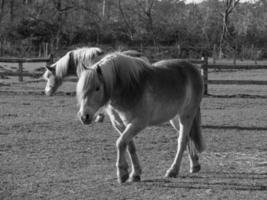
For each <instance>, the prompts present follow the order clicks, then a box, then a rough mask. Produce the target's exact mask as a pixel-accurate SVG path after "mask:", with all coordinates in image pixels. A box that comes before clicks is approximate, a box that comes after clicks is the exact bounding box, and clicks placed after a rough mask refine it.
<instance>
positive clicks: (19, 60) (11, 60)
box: [0, 55, 53, 81]
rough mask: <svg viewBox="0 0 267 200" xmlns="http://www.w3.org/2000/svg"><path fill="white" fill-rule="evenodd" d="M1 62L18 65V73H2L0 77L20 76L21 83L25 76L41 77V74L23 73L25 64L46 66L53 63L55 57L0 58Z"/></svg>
mask: <svg viewBox="0 0 267 200" xmlns="http://www.w3.org/2000/svg"><path fill="white" fill-rule="evenodd" d="M0 62H6V63H18V65H19V67H18V71H17V72H0V75H4V76H18V79H19V81H23V76H31V77H33V76H41V75H42V74H41V73H29V72H24V71H23V63H38V62H45V63H46V65H49V64H51V63H53V56H52V55H50V56H49V57H46V58H0Z"/></svg>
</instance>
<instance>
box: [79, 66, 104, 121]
mask: <svg viewBox="0 0 267 200" xmlns="http://www.w3.org/2000/svg"><path fill="white" fill-rule="evenodd" d="M76 94H77V100H78V105H79V106H80V110H79V112H78V114H77V116H78V118H79V119H80V121H81V122H82V123H83V124H90V123H91V122H92V121H93V120H94V119H95V117H96V112H97V111H98V110H99V108H101V107H102V106H103V105H104V104H105V103H106V100H105V86H104V79H103V75H102V72H101V68H100V67H99V66H96V68H93V69H88V70H86V71H83V72H82V74H81V76H80V78H79V81H78V83H77V87H76Z"/></svg>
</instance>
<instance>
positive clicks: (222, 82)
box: [202, 64, 267, 94]
mask: <svg viewBox="0 0 267 200" xmlns="http://www.w3.org/2000/svg"><path fill="white" fill-rule="evenodd" d="M202 69H203V71H204V72H205V73H204V84H205V94H208V85H210V84H216V85H267V81H266V80H209V78H208V74H209V73H208V70H209V69H215V70H221V71H223V70H233V69H234V70H257V69H264V70H267V65H254V64H251V65H236V64H204V65H202Z"/></svg>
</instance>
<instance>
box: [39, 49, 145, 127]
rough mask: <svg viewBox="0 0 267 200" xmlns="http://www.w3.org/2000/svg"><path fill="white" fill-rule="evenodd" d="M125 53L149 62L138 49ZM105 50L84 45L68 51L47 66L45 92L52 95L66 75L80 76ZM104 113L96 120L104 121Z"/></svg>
mask: <svg viewBox="0 0 267 200" xmlns="http://www.w3.org/2000/svg"><path fill="white" fill-rule="evenodd" d="M123 53H124V54H126V55H129V56H133V57H139V58H141V59H143V60H145V61H146V62H148V63H149V61H148V59H147V58H146V57H145V56H143V54H141V53H140V52H138V51H135V50H127V51H123ZM103 55H104V52H103V51H102V50H101V49H100V48H98V47H90V48H89V47H83V48H78V49H75V50H72V51H69V52H67V53H66V54H65V55H64V56H63V57H61V58H60V59H59V60H58V61H57V62H55V63H53V64H52V65H51V66H47V67H46V71H45V73H44V75H43V77H44V79H45V80H46V81H47V83H46V87H45V94H46V95H47V96H52V95H53V94H54V93H55V92H56V90H57V89H58V88H59V86H60V85H61V84H62V82H63V80H64V78H65V77H66V76H78V77H79V76H80V74H81V72H82V71H84V70H86V69H88V68H90V67H91V66H92V65H93V64H94V63H95V62H97V61H98V60H100V59H101V58H102V57H103ZM103 120H104V114H103V113H101V112H100V114H99V115H98V117H97V119H96V121H98V122H102V121H103Z"/></svg>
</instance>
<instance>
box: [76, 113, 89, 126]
mask: <svg viewBox="0 0 267 200" xmlns="http://www.w3.org/2000/svg"><path fill="white" fill-rule="evenodd" d="M78 118H79V120H80V121H81V122H82V124H85V125H88V124H91V123H92V121H93V117H92V116H90V115H89V114H85V115H81V114H80V112H78Z"/></svg>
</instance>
